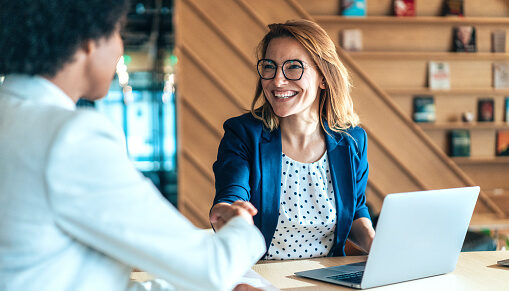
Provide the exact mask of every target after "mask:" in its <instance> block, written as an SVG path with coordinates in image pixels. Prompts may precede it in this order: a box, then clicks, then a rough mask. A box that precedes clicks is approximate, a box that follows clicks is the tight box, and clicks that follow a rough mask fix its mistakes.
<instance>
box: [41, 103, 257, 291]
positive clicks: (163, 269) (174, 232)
mask: <svg viewBox="0 0 509 291" xmlns="http://www.w3.org/2000/svg"><path fill="white" fill-rule="evenodd" d="M124 147H125V145H124V144H123V137H122V134H121V133H119V132H118V131H117V130H116V129H115V128H114V127H113V126H112V125H111V123H110V122H109V121H108V120H107V119H106V118H104V117H102V116H101V115H99V114H97V113H94V112H80V113H78V114H76V116H75V117H74V118H72V120H70V121H69V122H67V123H66V124H65V125H64V126H63V128H62V129H61V130H60V132H59V134H58V135H57V136H56V137H55V140H54V144H53V146H52V149H51V152H50V153H49V155H48V160H47V170H46V179H47V185H48V200H49V201H50V205H51V207H52V210H53V211H54V214H55V217H56V218H55V219H56V223H57V224H58V226H59V227H61V228H62V229H63V231H64V232H67V233H68V234H69V235H70V236H72V237H74V238H76V239H77V240H78V241H80V242H82V243H83V244H85V245H88V246H89V247H91V248H93V249H95V250H97V251H99V252H102V253H104V254H106V255H107V256H110V257H112V258H114V259H117V260H119V261H121V262H123V263H125V264H127V265H129V266H133V267H136V268H139V269H141V270H143V271H146V272H149V273H151V274H153V275H155V276H157V277H159V278H162V279H165V280H167V281H168V282H170V283H171V284H172V285H174V286H175V287H176V288H177V289H178V290H225V289H229V288H231V287H232V286H233V284H234V283H235V282H236V281H237V280H238V279H239V278H240V277H241V276H242V275H243V274H244V273H245V272H246V271H247V270H248V269H249V268H250V267H251V266H252V265H253V264H254V263H256V261H257V260H258V259H259V258H260V257H261V256H262V255H263V253H264V252H265V243H264V239H263V236H262V235H261V233H260V232H259V231H258V229H257V228H256V227H255V226H253V225H250V224H248V223H247V222H245V221H244V220H243V219H242V218H235V219H232V220H231V221H230V222H229V223H228V224H227V225H225V226H224V227H223V228H222V229H221V230H220V231H219V232H217V233H216V234H213V233H210V232H208V231H205V230H200V229H198V228H196V227H194V226H193V225H192V224H191V223H190V222H189V221H188V220H187V219H186V218H184V217H183V216H182V215H181V214H180V213H179V212H178V211H177V210H176V209H175V208H174V207H173V206H172V205H171V204H170V203H168V202H167V201H166V200H165V199H164V198H163V197H162V196H161V194H160V193H159V192H158V191H157V189H156V188H155V187H154V186H153V184H152V183H151V182H149V181H148V180H147V179H146V178H144V177H143V175H141V174H140V173H139V172H138V171H137V170H136V169H135V168H134V166H133V164H132V163H131V161H130V160H129V158H128V157H127V155H126V153H125V149H124Z"/></svg>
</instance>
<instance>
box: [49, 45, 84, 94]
mask: <svg viewBox="0 0 509 291" xmlns="http://www.w3.org/2000/svg"><path fill="white" fill-rule="evenodd" d="M83 71H84V69H83V66H82V55H81V54H79V53H77V54H76V55H75V56H74V61H72V62H70V63H68V64H65V65H64V67H63V68H62V69H61V70H60V71H58V73H57V74H56V75H55V76H52V77H49V76H42V77H43V78H45V79H47V80H48V81H50V82H51V83H53V84H55V86H57V87H58V88H60V89H61V90H62V91H63V92H64V93H65V94H66V95H67V96H68V97H69V98H71V100H72V101H73V102H74V103H76V102H78V99H80V98H81V97H82V96H84V93H85V90H84V88H86V84H85V78H84V76H85V75H84V74H83Z"/></svg>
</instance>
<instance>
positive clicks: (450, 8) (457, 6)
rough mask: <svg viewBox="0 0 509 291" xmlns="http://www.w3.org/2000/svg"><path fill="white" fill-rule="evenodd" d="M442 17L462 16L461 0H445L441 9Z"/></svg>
mask: <svg viewBox="0 0 509 291" xmlns="http://www.w3.org/2000/svg"><path fill="white" fill-rule="evenodd" d="M443 15H444V16H451V15H453V16H463V15H464V13H463V0H445V1H444V7H443Z"/></svg>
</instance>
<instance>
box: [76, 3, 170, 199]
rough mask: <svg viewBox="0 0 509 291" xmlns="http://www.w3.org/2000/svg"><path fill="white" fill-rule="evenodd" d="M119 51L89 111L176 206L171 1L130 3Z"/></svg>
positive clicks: (85, 104) (83, 102)
mask: <svg viewBox="0 0 509 291" xmlns="http://www.w3.org/2000/svg"><path fill="white" fill-rule="evenodd" d="M122 37H123V39H124V46H125V49H124V50H125V52H124V56H123V57H122V58H121V59H120V61H119V63H118V65H117V74H116V76H115V79H114V80H113V83H112V84H111V88H110V91H109V93H108V95H107V96H106V97H105V98H104V99H102V100H100V101H97V102H89V101H87V100H80V101H79V102H78V106H88V107H95V108H96V109H97V110H98V111H100V112H102V113H104V114H105V115H106V116H108V117H109V118H110V119H111V121H112V122H113V123H114V124H116V125H117V126H118V127H120V128H122V129H123V131H124V133H125V135H126V147H127V151H128V153H129V156H130V157H131V159H132V160H133V162H134V164H135V165H136V167H137V168H138V169H139V170H140V171H141V172H142V173H143V174H144V175H145V176H146V177H148V178H150V179H151V180H152V181H153V182H154V184H155V185H156V186H157V187H158V189H159V190H160V191H161V193H162V194H163V195H164V196H165V197H166V198H167V199H168V200H169V201H170V202H172V203H173V204H174V205H177V157H176V147H177V142H176V141H177V135H176V134H177V133H176V110H175V66H176V64H177V62H178V60H177V57H176V56H175V55H174V54H173V48H174V32H173V1H172V0H141V1H132V3H131V8H130V11H129V14H128V16H127V25H126V27H125V29H124V31H123V32H122Z"/></svg>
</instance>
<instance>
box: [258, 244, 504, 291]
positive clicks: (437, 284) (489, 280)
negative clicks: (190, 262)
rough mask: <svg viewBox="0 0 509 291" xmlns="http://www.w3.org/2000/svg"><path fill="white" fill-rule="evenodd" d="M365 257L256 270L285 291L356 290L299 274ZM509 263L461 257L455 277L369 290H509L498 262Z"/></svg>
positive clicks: (497, 256)
mask: <svg viewBox="0 0 509 291" xmlns="http://www.w3.org/2000/svg"><path fill="white" fill-rule="evenodd" d="M365 259H366V257H365V256H361V257H334V258H318V259H310V260H289V261H262V262H260V263H258V264H256V265H255V266H254V267H253V270H255V271H256V272H257V273H259V274H260V275H262V276H263V277H264V278H265V279H267V280H268V281H270V282H271V283H272V284H274V285H275V286H276V287H278V288H280V289H281V290H298V291H307V290H350V291H352V290H355V289H351V288H347V287H341V286H339V285H334V284H329V283H325V282H320V281H315V280H310V279H305V278H300V277H297V276H295V275H294V273H295V272H298V271H305V270H310V269H317V268H323V267H332V266H337V265H343V264H349V263H356V262H361V261H364V260H365ZM504 259H509V251H498V252H471V253H461V254H460V257H459V260H458V264H457V266H456V270H455V271H454V272H453V273H449V274H445V275H441V276H435V277H430V278H425V279H420V280H414V281H409V282H403V283H399V284H393V285H387V286H382V287H378V288H372V289H368V290H388V291H389V290H402V291H403V290H405V291H407V290H412V291H413V290H434V291H438V290H462V291H470V290H471V291H482V290H490V291H498V290H500V291H502V290H509V268H507V267H501V266H498V265H497V261H499V260H504Z"/></svg>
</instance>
